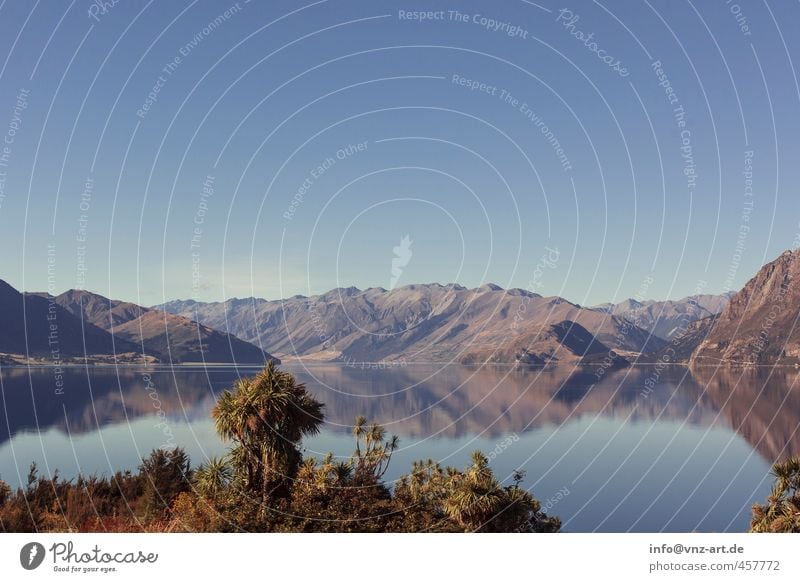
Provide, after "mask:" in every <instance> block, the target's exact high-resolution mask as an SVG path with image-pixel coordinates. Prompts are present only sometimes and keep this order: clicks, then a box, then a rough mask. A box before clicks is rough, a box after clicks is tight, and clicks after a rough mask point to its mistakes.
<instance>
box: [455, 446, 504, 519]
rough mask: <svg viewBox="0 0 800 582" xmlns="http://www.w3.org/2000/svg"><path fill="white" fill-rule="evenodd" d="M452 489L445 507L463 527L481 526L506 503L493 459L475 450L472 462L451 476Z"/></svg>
mask: <svg viewBox="0 0 800 582" xmlns="http://www.w3.org/2000/svg"><path fill="white" fill-rule="evenodd" d="M451 486H452V490H451V492H450V494H449V495H448V497H447V499H446V500H445V502H444V509H445V511H446V512H447V515H449V516H450V518H451V519H453V520H454V521H455V522H456V523H458V524H459V525H460V526H461V527H463V528H464V529H466V530H469V531H476V530H478V529H480V528H481V527H482V526H483V525H484V524H485V523H486V522H487V521H489V520H490V519H491V518H492V517H493V516H494V515H495V514H497V513H498V512H499V511H500V510H501V509H502V508H503V506H504V503H505V497H506V496H505V495H504V491H503V488H502V487H501V485H500V483H499V482H498V481H497V479H496V478H495V476H494V473H493V472H492V470H491V469H490V468H489V460H488V459H487V458H486V455H484V454H483V453H482V452H480V451H474V452H473V453H472V465H471V466H470V467H469V468H467V470H466V471H465V472H464V473H463V474H461V475H456V476H454V477H453V478H452V479H451Z"/></svg>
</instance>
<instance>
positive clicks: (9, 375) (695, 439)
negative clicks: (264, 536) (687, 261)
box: [0, 364, 800, 532]
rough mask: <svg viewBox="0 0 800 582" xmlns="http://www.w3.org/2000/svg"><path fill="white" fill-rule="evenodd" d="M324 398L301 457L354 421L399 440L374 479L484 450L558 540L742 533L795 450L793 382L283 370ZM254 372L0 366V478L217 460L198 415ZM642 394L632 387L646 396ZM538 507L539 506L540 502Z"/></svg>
mask: <svg viewBox="0 0 800 582" xmlns="http://www.w3.org/2000/svg"><path fill="white" fill-rule="evenodd" d="M284 368H285V369H287V370H289V371H291V372H292V373H294V374H295V375H296V376H297V377H298V378H299V380H300V381H302V382H305V383H306V384H307V386H308V387H309V389H310V390H311V391H312V392H313V393H314V394H315V395H316V396H317V397H318V398H319V399H321V400H322V401H323V402H325V404H326V416H327V418H326V424H325V428H324V430H323V431H322V433H321V434H320V435H319V436H317V437H315V438H313V439H311V440H309V441H308V442H306V443H305V447H306V453H307V454H313V453H319V454H320V455H321V454H324V453H326V452H328V451H333V452H334V453H335V454H337V455H349V454H350V453H351V452H352V449H353V442H352V439H351V437H350V434H349V433H350V428H351V426H352V423H353V420H354V419H355V417H356V416H358V415H361V414H363V415H364V416H366V417H367V418H368V419H369V420H370V421H373V420H374V421H377V422H379V423H381V424H383V425H384V426H385V427H386V428H387V430H388V431H389V432H390V433H392V434H396V435H398V436H399V437H400V439H401V441H400V442H401V448H400V450H398V451H397V453H396V454H395V456H394V458H393V460H392V464H391V466H390V469H389V471H388V473H387V475H386V477H387V478H388V479H389V480H392V479H395V478H397V477H398V476H399V475H400V474H402V473H405V472H407V471H408V469H409V467H410V465H411V462H412V461H413V460H415V459H427V458H433V459H436V460H438V461H440V462H441V463H442V464H445V465H454V466H459V467H461V466H464V465H465V464H466V463H467V460H468V457H469V453H470V452H471V451H473V450H475V449H481V450H483V451H484V452H487V453H490V452H491V451H494V452H492V453H491V454H490V457H491V458H492V461H491V464H492V467H493V468H494V470H495V472H496V474H497V475H498V476H499V477H501V478H505V479H509V478H510V476H511V474H512V471H514V470H515V469H523V470H525V471H526V472H527V477H526V480H525V483H526V484H527V486H528V487H529V488H531V489H532V491H533V493H534V495H535V496H536V497H537V498H538V499H540V500H541V501H542V502H543V503H545V504H548V505H551V506H552V508H551V509H550V513H554V514H557V515H559V516H560V517H561V518H562V521H563V523H564V528H565V529H566V530H567V531H648V532H654V531H679V532H683V531H695V530H698V531H743V530H746V529H747V526H748V522H749V513H750V506H751V505H752V504H753V503H754V502H757V501H762V500H764V499H765V498H766V495H767V494H768V492H769V489H770V486H771V479H770V477H769V470H770V466H771V465H772V463H773V462H774V461H775V460H776V459H777V458H780V457H783V456H786V455H789V454H798V453H800V430H798V420H800V388H798V387H797V386H796V381H795V380H796V379H797V372H796V371H794V370H791V371H772V372H771V373H770V372H767V371H763V372H759V371H746V372H743V371H736V370H727V371H716V372H715V371H713V370H709V371H708V372H705V371H702V370H701V371H699V372H696V373H695V374H694V375H692V374H690V373H689V371H688V370H686V369H682V368H675V369H671V370H669V371H668V372H666V373H665V372H663V371H662V372H661V374H660V376H659V375H658V374H657V372H656V371H655V370H654V369H653V368H650V367H646V366H643V367H635V368H630V369H627V370H619V371H616V372H613V373H612V374H609V375H606V377H605V378H604V379H603V380H602V381H601V382H599V383H596V380H597V378H596V377H595V374H594V371H593V370H591V369H588V370H575V369H572V368H566V367H565V368H563V369H561V368H556V369H545V370H541V369H525V370H521V369H513V368H506V367H490V368H487V367H482V368H479V367H469V366H446V367H435V366H411V365H409V366H407V367H402V368H393V369H383V370H374V369H361V368H359V367H347V366H341V365H339V366H337V365H327V364H324V365H323V364H320V365H313V366H305V367H304V366H301V365H288V366H284ZM254 371H255V370H252V369H242V368H239V369H232V368H209V369H200V368H194V369H192V368H183V367H182V368H175V369H159V370H142V369H124V368H123V369H119V370H114V369H102V368H91V369H88V370H86V369H72V370H69V371H68V373H67V374H66V375H65V378H64V382H65V384H64V388H63V394H59V393H57V390H56V385H55V378H54V376H53V372H52V370H48V369H35V370H28V369H13V368H3V369H0V391H1V392H2V403H3V407H2V412H3V417H2V418H1V419H0V478H2V479H3V480H5V481H7V482H8V483H10V484H12V485H18V484H19V483H21V482H22V481H24V479H25V476H26V474H27V470H28V466H29V465H30V463H31V462H32V461H35V462H36V463H37V464H38V465H39V468H40V470H41V472H43V473H45V474H49V473H52V472H53V471H55V470H56V469H58V470H59V471H60V474H61V475H62V476H65V477H71V476H74V475H75V474H76V473H77V472H78V471H79V470H80V471H82V472H84V473H94V472H97V473H106V474H108V473H112V472H114V471H116V470H119V469H134V468H135V467H136V466H137V464H138V460H139V459H140V457H142V456H144V455H147V454H148V453H149V452H150V451H151V450H152V449H153V448H157V447H163V446H172V445H179V446H182V447H184V448H185V449H186V450H187V452H188V453H189V454H190V455H191V458H192V462H193V465H198V464H200V463H201V462H203V461H204V460H205V459H207V458H208V457H209V456H215V455H220V454H224V452H225V450H226V445H225V444H224V443H222V442H220V441H219V439H218V438H217V436H216V434H215V432H214V427H213V423H212V421H211V420H210V410H211V408H212V406H213V404H214V401H215V396H216V395H217V394H219V393H220V392H221V391H222V390H225V389H226V388H228V387H230V386H231V384H232V383H233V381H234V380H235V379H236V378H238V377H239V376H241V375H250V374H252V373H253V372H254ZM651 385H652V386H653V387H652V389H645V386H651ZM548 500H550V502H549V503H548Z"/></svg>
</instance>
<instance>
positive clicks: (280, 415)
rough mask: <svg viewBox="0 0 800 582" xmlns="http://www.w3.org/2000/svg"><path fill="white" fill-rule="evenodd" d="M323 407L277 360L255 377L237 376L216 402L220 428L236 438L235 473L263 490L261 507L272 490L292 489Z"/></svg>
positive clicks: (250, 486)
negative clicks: (307, 440) (304, 446)
mask: <svg viewBox="0 0 800 582" xmlns="http://www.w3.org/2000/svg"><path fill="white" fill-rule="evenodd" d="M323 408H324V405H323V404H322V403H320V402H319V401H317V400H316V399H314V398H313V397H312V396H311V395H310V394H308V392H306V388H305V386H304V385H303V384H300V383H298V382H297V381H296V380H295V378H294V376H292V375H291V374H289V373H288V372H283V371H281V370H279V369H278V367H277V366H276V365H275V363H274V362H269V363H268V364H267V366H266V367H265V368H264V369H263V370H262V371H261V372H259V373H258V374H257V375H256V376H255V377H253V378H242V379H240V380H238V381H237V382H236V384H235V386H234V389H233V390H232V391H225V392H224V393H223V394H222V395H221V396H220V398H219V400H218V401H217V404H216V405H215V406H214V409H213V410H212V413H211V414H212V417H213V418H214V423H215V426H216V429H217V433H218V434H219V435H220V437H221V438H222V439H224V440H230V441H233V442H234V447H233V449H232V451H231V460H232V462H233V464H234V470H235V472H236V475H235V478H238V479H240V480H241V481H242V482H243V483H244V486H245V487H246V488H247V489H248V490H250V491H251V492H252V493H256V494H260V497H261V504H262V511H265V510H266V505H267V502H268V500H269V498H270V496H271V495H275V496H277V497H281V496H284V497H285V496H287V495H288V493H289V490H290V480H291V479H293V478H294V476H295V475H296V473H297V469H298V467H299V465H300V463H301V462H302V455H301V453H300V448H299V447H300V443H301V441H302V439H303V438H304V437H308V436H312V435H315V434H317V433H318V432H319V429H320V426H321V424H322V418H323V416H322V415H323Z"/></svg>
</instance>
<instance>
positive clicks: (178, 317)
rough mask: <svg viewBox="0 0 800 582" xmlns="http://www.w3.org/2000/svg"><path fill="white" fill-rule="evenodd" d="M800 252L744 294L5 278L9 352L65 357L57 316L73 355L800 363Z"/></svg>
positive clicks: (0, 301)
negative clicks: (42, 284) (266, 293)
mask: <svg viewBox="0 0 800 582" xmlns="http://www.w3.org/2000/svg"><path fill="white" fill-rule="evenodd" d="M798 256H800V251H794V252H791V251H787V252H785V253H783V254H782V255H781V256H780V257H778V258H777V259H776V260H775V261H772V262H771V263H769V264H767V265H765V266H764V267H763V268H762V269H761V270H760V271H759V272H758V273H757V274H756V276H755V277H753V278H752V279H751V280H750V281H748V283H747V284H746V285H745V286H744V288H743V289H742V290H741V291H739V292H738V293H733V294H724V295H697V296H693V297H687V298H685V299H682V300H678V301H673V300H670V301H638V300H635V299H628V300H626V301H623V302H621V303H616V304H611V303H608V304H602V305H596V306H592V307H583V306H580V305H578V304H575V303H572V302H570V301H568V300H566V299H563V298H561V297H543V296H541V295H538V294H536V293H532V292H530V291H526V290H523V289H508V290H505V289H502V288H501V287H499V286H497V285H493V284H485V285H482V286H481V287H477V288H474V289H468V288H466V287H463V286H461V285H456V284H453V285H440V284H437V283H432V284H415V285H406V286H404V287H399V288H396V289H392V290H386V289H383V288H380V287H375V288H369V289H365V290H360V289H357V288H355V287H347V288H337V289H333V290H331V291H328V292H327V293H323V294H320V295H314V296H311V297H306V296H302V295H296V296H294V297H291V298H289V299H284V300H266V299H259V298H252V297H251V298H246V299H229V300H227V301H224V302H210V303H204V302H198V301H194V300H186V301H181V300H178V301H170V302H168V303H165V304H162V305H157V306H154V307H142V306H139V305H136V304H133V303H128V302H124V301H116V300H112V299H107V298H105V297H103V296H101V295H97V294H94V293H90V292H88V291H76V290H72V291H67V292H65V293H62V294H61V295H58V296H55V297H53V296H50V295H47V294H44V293H26V294H23V293H20V292H19V291H17V290H15V289H13V288H12V287H11V286H9V285H8V284H6V283H3V282H2V281H0V363H2V362H5V363H8V362H12V363H13V362H14V361H17V362H18V361H20V358H25V357H27V358H28V359H30V358H39V359H44V360H45V363H46V360H47V358H51V359H52V358H53V349H54V345H53V341H52V339H53V337H52V333H53V331H52V327H51V326H52V322H53V321H56V322H57V333H56V336H57V338H56V339H57V343H56V347H57V349H58V350H59V355H60V356H61V357H63V358H69V357H76V358H80V357H83V356H85V355H91V356H92V357H93V358H95V359H97V358H99V359H100V360H103V358H106V359H110V360H112V361H117V362H130V361H143V362H164V363H184V362H214V363H233V362H235V363H240V364H241V363H261V362H263V361H265V360H267V359H269V358H275V359H277V358H283V359H289V360H293V359H299V360H306V361H308V360H312V361H331V362H344V363H351V364H356V363H359V362H362V363H363V362H371V363H376V362H387V363H394V364H398V363H404V362H409V363H410V362H415V363H423V362H429V363H447V362H453V363H464V364H481V363H525V364H534V365H544V364H585V363H593V364H599V363H602V364H603V365H607V366H619V365H627V364H628V363H635V362H655V361H663V362H668V363H689V364H692V365H706V364H717V363H726V364H744V365H754V364H771V363H778V362H779V363H784V364H800V332H799V331H798V327H797V325H796V324H797V319H798V312H799V311H800V292H799V291H798V290H797V288H796V285H795V284H794V282H795V280H796V279H797V277H798V276H800V263H798V262H797V261H796V258H797V257H798ZM273 354H274V355H273Z"/></svg>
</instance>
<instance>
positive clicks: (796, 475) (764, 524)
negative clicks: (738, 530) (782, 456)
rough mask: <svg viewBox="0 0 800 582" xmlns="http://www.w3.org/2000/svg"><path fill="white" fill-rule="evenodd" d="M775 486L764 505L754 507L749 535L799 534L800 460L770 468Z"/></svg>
mask: <svg viewBox="0 0 800 582" xmlns="http://www.w3.org/2000/svg"><path fill="white" fill-rule="evenodd" d="M772 474H773V475H774V477H775V486H774V487H773V489H772V493H771V494H770V496H769V497H768V498H767V503H766V504H764V505H760V504H758V503H757V504H755V505H753V517H752V519H751V521H750V531H752V532H756V533H792V532H793V533H800V457H793V458H791V459H786V460H785V461H783V462H778V463H775V465H774V466H773V467H772Z"/></svg>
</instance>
